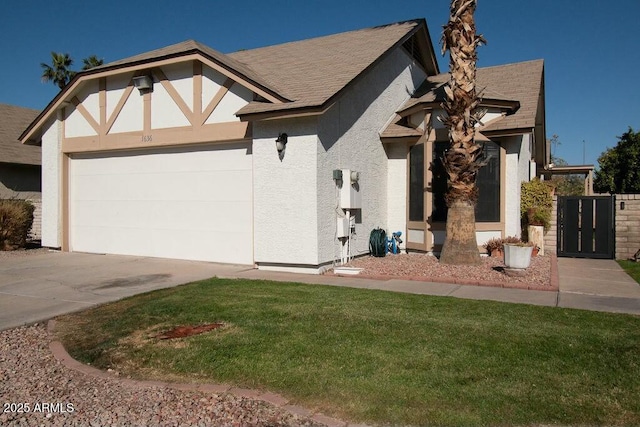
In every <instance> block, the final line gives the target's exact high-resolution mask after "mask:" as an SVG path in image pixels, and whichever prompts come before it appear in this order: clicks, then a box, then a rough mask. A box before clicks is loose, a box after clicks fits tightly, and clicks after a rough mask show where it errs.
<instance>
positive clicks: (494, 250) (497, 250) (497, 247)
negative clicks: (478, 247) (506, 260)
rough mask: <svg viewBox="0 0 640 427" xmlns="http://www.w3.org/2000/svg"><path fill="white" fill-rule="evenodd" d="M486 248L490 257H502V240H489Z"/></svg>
mask: <svg viewBox="0 0 640 427" xmlns="http://www.w3.org/2000/svg"><path fill="white" fill-rule="evenodd" d="M482 246H484V248H485V249H486V250H487V252H488V253H489V256H492V257H502V254H503V252H502V239H499V238H497V237H494V238H493V239H489V240H488V241H487V242H486V243H485V244H484V245H482Z"/></svg>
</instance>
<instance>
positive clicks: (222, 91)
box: [200, 78, 235, 125]
mask: <svg viewBox="0 0 640 427" xmlns="http://www.w3.org/2000/svg"><path fill="white" fill-rule="evenodd" d="M234 83H235V82H234V81H233V80H231V79H229V78H228V79H227V80H225V81H224V84H223V85H222V86H221V87H220V89H218V92H216V94H215V95H214V96H213V98H212V99H211V101H209V104H207V108H205V110H204V111H203V112H202V121H201V122H200V124H201V125H204V122H206V121H207V120H208V119H209V116H210V115H211V114H212V113H213V110H215V109H216V107H217V106H218V104H220V101H222V98H224V96H225V95H226V94H227V92H229V89H231V86H233V84H234Z"/></svg>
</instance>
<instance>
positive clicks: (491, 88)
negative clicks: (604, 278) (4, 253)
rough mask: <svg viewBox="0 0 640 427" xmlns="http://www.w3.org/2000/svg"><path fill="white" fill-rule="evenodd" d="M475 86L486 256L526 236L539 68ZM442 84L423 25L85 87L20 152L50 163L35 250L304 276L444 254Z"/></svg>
mask: <svg viewBox="0 0 640 427" xmlns="http://www.w3.org/2000/svg"><path fill="white" fill-rule="evenodd" d="M481 75H482V76H484V77H483V78H484V79H485V81H486V84H487V88H486V90H485V97H486V99H485V102H484V104H483V105H484V106H485V107H486V108H487V110H488V114H487V119H486V120H485V122H484V126H483V127H482V128H480V129H479V131H480V133H479V135H480V137H481V138H483V139H484V140H486V141H487V149H486V150H487V154H488V155H489V156H491V160H490V162H489V167H488V168H486V169H487V178H486V179H485V180H484V181H485V184H484V187H482V188H481V196H480V198H481V200H483V201H485V200H486V205H487V206H486V207H484V208H482V209H484V210H483V212H485V211H486V212H485V214H486V218H484V219H482V220H480V221H481V222H479V224H478V225H479V232H478V242H479V243H483V241H484V240H486V239H488V238H490V237H493V236H496V235H507V234H517V233H518V230H519V228H518V227H517V225H518V221H519V191H520V180H528V179H530V177H532V176H535V175H536V174H538V172H539V171H538V169H539V165H541V164H542V163H544V161H545V156H546V148H545V147H544V141H545V138H544V86H543V81H544V79H543V64H542V61H534V62H530V63H522V64H513V65H508V66H505V67H493V68H487V69H485V70H483V71H482V73H481ZM445 79H446V75H443V74H441V73H440V70H439V69H438V64H437V62H436V57H435V52H434V48H433V44H432V41H431V38H430V35H429V31H428V28H427V25H426V22H425V20H424V19H419V20H412V21H406V22H399V23H394V24H390V25H384V26H379V27H374V28H367V29H363V30H358V31H351V32H346V33H341V34H335V35H330V36H326V37H319V38H314V39H309V40H302V41H298V42H292V43H285V44H281V45H276V46H269V47H264V48H259V49H252V50H244V51H239V52H235V53H231V54H222V53H220V52H218V51H216V50H214V49H211V48H209V47H207V46H205V45H203V44H201V43H198V42H195V41H186V42H183V43H179V44H176V45H172V46H168V47H165V48H162V49H158V50H154V51H151V52H147V53H143V54H141V55H137V56H134V57H130V58H127V59H123V60H121V61H116V62H112V63H109V64H105V65H103V66H100V67H96V68H93V69H91V70H88V71H85V72H82V73H79V74H78V75H77V76H76V77H75V78H74V79H73V80H72V81H71V82H70V84H69V85H68V86H67V87H66V88H65V89H64V90H63V91H62V92H61V93H60V94H59V95H58V96H56V98H54V99H53V100H52V101H51V102H50V103H49V105H48V106H47V107H46V108H45V110H44V111H43V112H42V113H41V114H40V115H39V116H38V117H37V118H36V119H35V120H34V121H33V122H32V123H31V125H29V126H28V127H27V128H26V130H25V131H24V133H23V134H22V136H21V138H20V139H21V141H22V142H23V143H27V144H37V145H41V146H42V156H43V160H42V161H43V236H42V243H43V245H44V246H50V247H60V248H62V250H67V251H82V252H98V253H115V254H130V255H144V256H155V257H168V258H180V259H190V260H205V261H212V262H223V263H237V264H249V265H251V264H253V265H255V266H257V267H258V268H260V269H276V270H288V271H304V272H311V273H318V272H321V271H323V270H324V269H326V268H327V267H330V266H331V265H332V264H333V263H334V262H335V261H336V260H340V259H345V258H346V257H348V256H356V255H360V254H365V253H367V252H368V250H369V248H368V240H369V233H370V232H371V230H372V229H373V228H375V227H383V228H385V229H387V230H388V231H398V230H399V231H403V233H405V234H406V235H407V237H408V239H407V246H408V247H409V248H414V249H420V250H425V251H437V250H438V248H439V245H440V244H441V242H442V239H443V231H442V230H444V228H443V227H444V223H442V222H441V221H442V215H443V213H442V212H441V211H440V209H441V208H440V207H439V206H440V205H439V204H438V203H439V201H438V197H439V196H438V193H437V191H434V187H437V186H438V185H440V184H439V183H438V182H439V181H438V179H441V177H440V178H438V179H436V178H437V177H435V178H434V172H433V171H432V170H430V167H429V164H430V162H431V161H432V159H433V158H434V156H438V155H439V154H438V153H441V151H442V142H443V141H446V132H443V131H444V129H443V128H442V127H441V126H440V125H439V124H438V122H437V116H438V114H439V112H440V106H439V100H440V97H441V91H442V83H443V82H444V80H445ZM541 144H542V145H541ZM485 187H486V188H487V189H486V190H485ZM485 193H486V194H485ZM485 220H486V222H484V221H485Z"/></svg>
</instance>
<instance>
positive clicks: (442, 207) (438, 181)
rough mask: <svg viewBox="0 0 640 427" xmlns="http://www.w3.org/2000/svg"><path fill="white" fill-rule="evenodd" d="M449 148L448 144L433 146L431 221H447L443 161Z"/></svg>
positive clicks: (442, 143) (436, 143)
mask: <svg viewBox="0 0 640 427" xmlns="http://www.w3.org/2000/svg"><path fill="white" fill-rule="evenodd" d="M448 148H449V143H448V142H435V143H434V144H433V165H432V166H431V172H432V177H433V178H432V181H431V188H432V189H433V212H432V213H431V220H432V221H435V222H445V221H446V220H447V203H446V202H445V200H444V195H445V194H446V193H447V172H446V171H445V170H444V164H443V163H442V160H443V159H444V155H445V153H446V152H447V149H448Z"/></svg>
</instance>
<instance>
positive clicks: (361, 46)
mask: <svg viewBox="0 0 640 427" xmlns="http://www.w3.org/2000/svg"><path fill="white" fill-rule="evenodd" d="M421 22H423V21H421V20H415V21H406V22H398V23H395V24H389V25H383V26H379V27H373V28H366V29H363V30H356V31H349V32H345V33H340V34H333V35H329V36H325V37H318V38H313V39H308V40H302V41H296V42H290V43H284V44H280V45H276V46H268V47H264V48H258V49H251V50H245V51H239V52H235V53H231V54H229V55H228V56H229V57H231V58H233V59H235V60H237V61H240V62H242V63H245V64H250V66H251V68H252V69H253V70H255V71H256V72H257V73H258V74H259V75H261V76H263V77H264V78H266V79H268V80H269V81H272V82H277V85H278V86H279V87H280V88H281V91H282V92H281V93H282V94H283V95H284V96H286V98H288V99H290V100H292V101H293V102H291V103H285V104H284V105H283V104H280V105H278V104H267V103H259V102H253V103H250V104H248V105H247V106H245V107H244V108H242V109H241V110H240V111H239V112H238V113H239V114H240V115H242V114H251V113H259V112H265V111H274V110H283V109H293V108H300V107H311V106H320V105H322V104H324V103H325V102H326V101H327V100H329V99H330V98H331V97H332V96H333V95H335V94H336V93H338V92H339V91H340V90H341V89H342V88H344V87H345V86H346V85H347V84H349V82H351V81H352V80H353V79H355V78H356V77H358V76H359V75H360V74H361V73H362V72H363V71H364V70H365V69H367V68H368V67H369V66H371V65H372V64H373V63H375V62H376V61H377V60H378V59H379V58H380V57H381V56H382V55H383V54H384V53H385V52H387V51H388V50H389V49H391V48H392V47H393V46H394V45H396V44H397V43H398V42H399V41H400V40H402V39H404V38H405V37H406V36H408V34H409V33H410V32H412V31H413V30H414V29H416V27H418V26H419V25H420V23H421Z"/></svg>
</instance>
